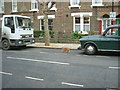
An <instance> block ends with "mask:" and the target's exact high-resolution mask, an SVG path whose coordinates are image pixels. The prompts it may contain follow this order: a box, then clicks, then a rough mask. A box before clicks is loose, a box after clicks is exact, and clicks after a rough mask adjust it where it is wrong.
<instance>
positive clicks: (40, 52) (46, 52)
mask: <svg viewBox="0 0 120 90" xmlns="http://www.w3.org/2000/svg"><path fill="white" fill-rule="evenodd" d="M40 53H42V54H48V52H40Z"/></svg>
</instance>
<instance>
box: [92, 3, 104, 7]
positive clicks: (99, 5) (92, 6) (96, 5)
mask: <svg viewBox="0 0 120 90" xmlns="http://www.w3.org/2000/svg"><path fill="white" fill-rule="evenodd" d="M94 6H104V5H103V4H93V5H91V7H94Z"/></svg>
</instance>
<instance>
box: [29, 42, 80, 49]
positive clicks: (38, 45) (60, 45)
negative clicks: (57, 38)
mask: <svg viewBox="0 0 120 90" xmlns="http://www.w3.org/2000/svg"><path fill="white" fill-rule="evenodd" d="M28 46H32V47H39V48H55V49H60V48H62V47H67V48H70V49H78V48H79V47H80V44H65V43H50V46H45V43H35V44H31V45H28Z"/></svg>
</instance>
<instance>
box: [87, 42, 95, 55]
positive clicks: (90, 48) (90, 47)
mask: <svg viewBox="0 0 120 90" xmlns="http://www.w3.org/2000/svg"><path fill="white" fill-rule="evenodd" d="M96 52H97V48H96V47H95V46H94V45H92V44H87V45H86V46H85V54H88V55H93V54H95V53H96Z"/></svg>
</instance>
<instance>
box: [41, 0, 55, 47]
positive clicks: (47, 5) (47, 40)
mask: <svg viewBox="0 0 120 90" xmlns="http://www.w3.org/2000/svg"><path fill="white" fill-rule="evenodd" d="M54 4H55V1H52V2H51V1H50V2H47V1H46V0H44V2H43V16H44V30H45V46H49V45H50V35H49V29H48V12H49V10H50V9H51V8H52V7H53V5H54Z"/></svg>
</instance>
